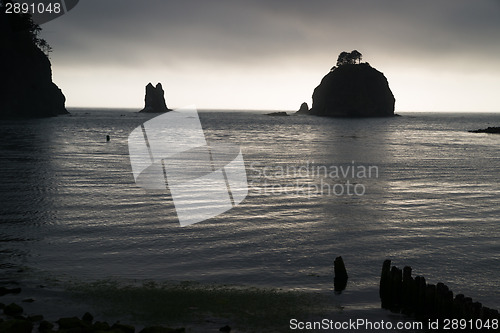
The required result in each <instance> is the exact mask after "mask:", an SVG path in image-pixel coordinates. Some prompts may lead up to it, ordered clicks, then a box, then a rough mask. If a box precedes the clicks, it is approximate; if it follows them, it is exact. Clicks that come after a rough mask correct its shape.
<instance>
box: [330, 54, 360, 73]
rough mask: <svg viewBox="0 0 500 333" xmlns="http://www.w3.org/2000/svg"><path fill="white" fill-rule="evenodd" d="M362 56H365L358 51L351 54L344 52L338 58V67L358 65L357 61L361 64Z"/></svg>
mask: <svg viewBox="0 0 500 333" xmlns="http://www.w3.org/2000/svg"><path fill="white" fill-rule="evenodd" d="M362 56H363V55H362V54H361V53H360V52H358V51H357V50H354V51H352V52H350V53H349V52H345V51H343V52H341V53H340V54H339V57H338V58H337V66H342V65H354V64H355V63H356V60H357V61H358V64H360V63H361V57H362ZM332 69H333V68H332Z"/></svg>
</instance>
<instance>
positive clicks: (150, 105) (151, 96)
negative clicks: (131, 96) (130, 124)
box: [139, 82, 172, 113]
mask: <svg viewBox="0 0 500 333" xmlns="http://www.w3.org/2000/svg"><path fill="white" fill-rule="evenodd" d="M167 111H172V110H171V109H169V108H168V107H167V103H166V102H165V91H164V90H163V87H162V85H161V83H157V84H156V87H154V86H153V85H152V84H151V82H150V83H148V85H147V86H146V96H145V97H144V109H142V110H141V111H139V112H151V113H156V112H167Z"/></svg>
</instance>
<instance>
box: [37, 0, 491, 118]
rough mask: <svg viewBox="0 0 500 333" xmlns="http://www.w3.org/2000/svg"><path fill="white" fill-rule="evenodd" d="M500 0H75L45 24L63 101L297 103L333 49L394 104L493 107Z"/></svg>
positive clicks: (330, 60)
mask: <svg viewBox="0 0 500 333" xmlns="http://www.w3.org/2000/svg"><path fill="white" fill-rule="evenodd" d="M499 18H500V0H475V1H470V0H432V1H429V0H419V1H407V0H382V1H373V0H351V1H334V0H311V1H305V0H267V1H266V0H254V1H242V0H227V1H226V0H223V1H221V0H213V1H207V0H192V1H190V0H186V1H169V0H143V1H137V0H136V1H130V0H106V1H103V0H81V1H80V2H79V3H78V5H77V6H76V7H74V8H73V9H72V10H71V11H69V12H68V13H67V14H66V15H63V16H61V17H59V18H57V19H55V20H53V21H51V22H48V23H45V24H43V25H42V29H43V31H42V37H43V38H45V39H46V40H47V41H48V42H49V44H50V45H51V46H52V48H53V52H52V53H51V55H50V59H51V62H52V73H53V80H54V82H55V83H56V84H57V85H58V86H59V87H60V88H61V89H62V90H63V93H64V94H65V96H66V105H67V106H68V107H117V108H137V109H140V108H142V107H143V106H144V94H145V86H146V85H147V83H149V82H152V83H153V84H154V85H156V83H157V82H161V83H162V85H163V88H164V90H165V97H166V101H167V105H168V106H169V107H170V108H180V107H184V106H187V105H193V104H194V105H196V106H197V107H198V108H199V109H261V110H298V108H299V107H300V104H301V103H302V102H307V103H308V104H309V106H310V105H311V103H312V93H313V90H314V88H315V87H316V86H317V85H318V84H319V83H320V81H321V79H322V78H323V76H324V75H326V74H327V73H328V72H329V70H330V68H331V67H332V66H334V65H335V63H336V60H337V56H338V54H339V53H340V52H342V51H352V50H354V49H356V50H358V51H360V52H361V53H362V54H363V61H366V62H368V63H370V65H371V66H372V67H375V68H376V69H378V70H379V71H381V72H383V73H384V75H385V76H386V78H387V80H388V82H389V86H390V88H391V90H392V92H393V94H394V96H395V98H396V111H482V112H500V97H499V96H500V94H499V93H498V91H499V90H500V89H499V88H500V38H499V36H500V19H499Z"/></svg>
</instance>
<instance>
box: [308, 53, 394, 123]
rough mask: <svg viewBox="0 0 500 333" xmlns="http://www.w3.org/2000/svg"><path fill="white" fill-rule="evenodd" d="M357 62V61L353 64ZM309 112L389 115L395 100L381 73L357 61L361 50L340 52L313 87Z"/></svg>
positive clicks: (342, 115)
mask: <svg viewBox="0 0 500 333" xmlns="http://www.w3.org/2000/svg"><path fill="white" fill-rule="evenodd" d="M356 61H358V63H356ZM312 98H313V104H312V107H311V110H309V114H313V115H318V116H327V117H353V118H356V117H391V116H394V104H395V99H394V95H393V94H392V91H391V89H390V88H389V83H388V82H387V79H386V77H385V76H384V74H383V73H381V72H379V71H378V70H376V69H375V68H373V67H371V66H370V64H368V63H366V62H365V63H362V62H361V53H359V52H358V51H356V50H354V51H352V52H350V53H348V52H342V53H341V54H340V55H339V58H338V60H337V66H334V67H333V68H332V69H331V70H330V72H329V73H328V74H326V75H325V77H323V80H321V83H320V84H319V86H317V87H316V89H314V93H313V96H312Z"/></svg>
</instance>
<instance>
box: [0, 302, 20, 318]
mask: <svg viewBox="0 0 500 333" xmlns="http://www.w3.org/2000/svg"><path fill="white" fill-rule="evenodd" d="M23 311H24V309H23V308H22V307H20V306H19V305H17V304H16V303H11V304H9V305H7V306H6V307H5V308H4V309H3V313H5V314H6V315H7V316H18V315H20V314H22V313H23Z"/></svg>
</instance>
